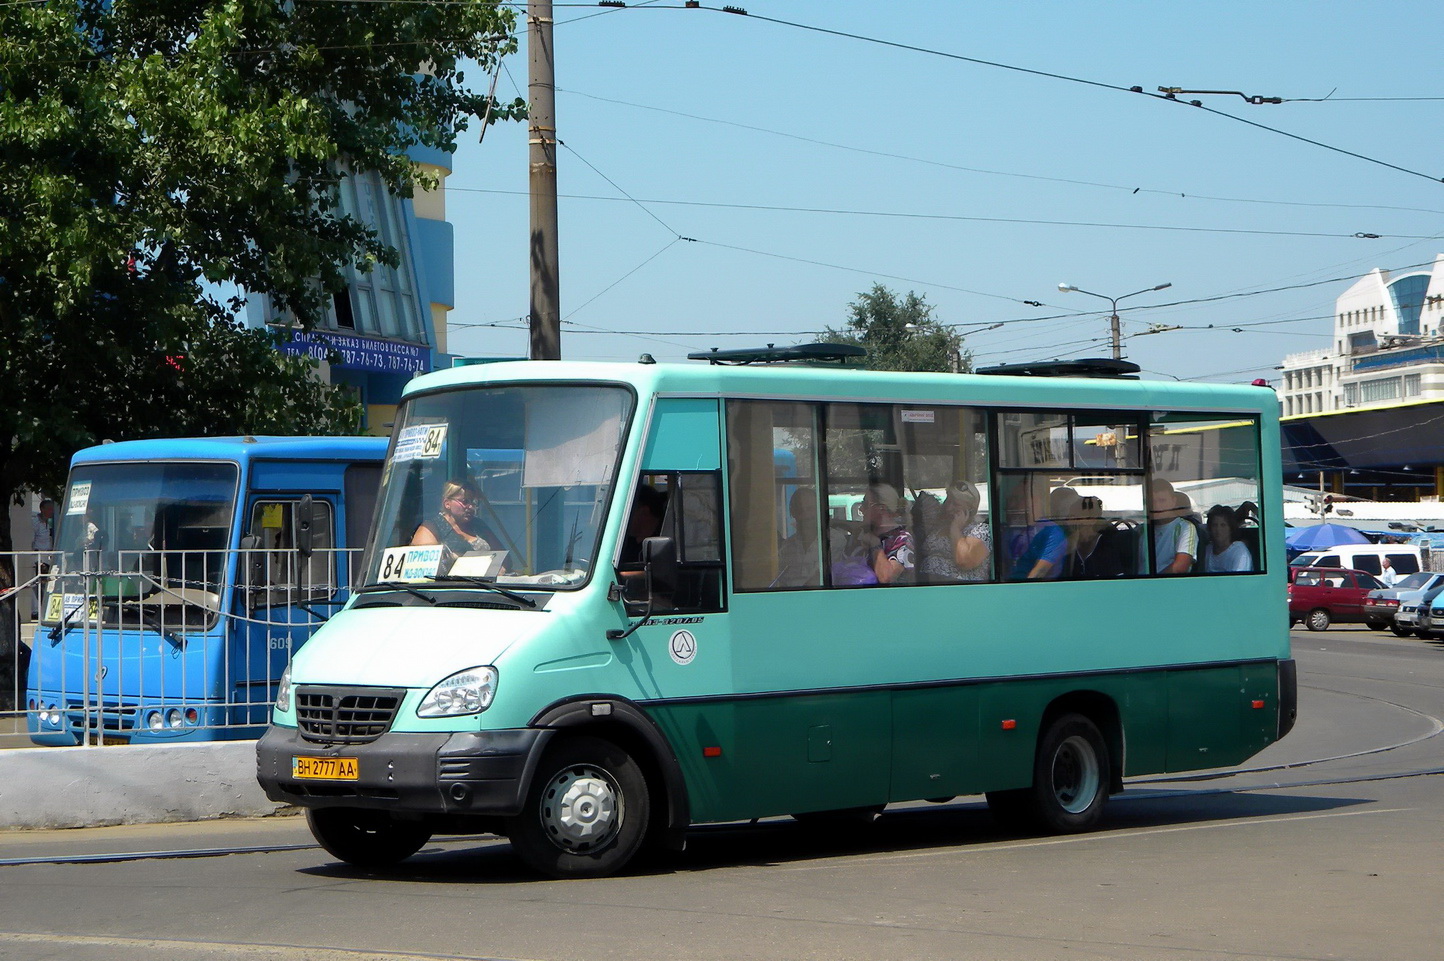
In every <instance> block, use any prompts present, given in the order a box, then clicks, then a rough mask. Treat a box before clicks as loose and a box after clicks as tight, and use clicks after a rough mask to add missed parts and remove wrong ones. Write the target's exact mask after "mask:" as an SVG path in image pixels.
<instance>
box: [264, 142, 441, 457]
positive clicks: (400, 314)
mask: <svg viewBox="0 0 1444 961" xmlns="http://www.w3.org/2000/svg"><path fill="white" fill-rule="evenodd" d="M409 156H410V157H411V159H412V160H413V161H415V162H416V164H417V165H418V166H419V167H420V168H421V169H422V170H423V171H424V172H426V173H428V174H430V175H432V176H433V177H435V178H436V179H437V181H438V186H437V188H436V189H435V190H432V191H428V192H426V193H418V194H417V195H416V196H415V197H414V198H413V199H411V200H406V199H403V198H401V197H397V196H395V195H393V194H391V193H390V192H389V191H388V190H387V189H386V188H385V186H384V185H383V184H382V183H381V180H380V178H379V177H378V176H377V175H376V174H374V173H370V174H359V175H358V174H355V173H351V174H349V175H348V176H346V177H344V178H342V180H341V197H340V203H341V210H342V212H343V213H345V214H347V215H350V216H353V217H355V218H356V219H358V220H360V221H361V222H363V223H365V224H368V225H369V226H371V227H372V228H373V229H374V230H375V231H376V232H377V234H378V236H379V237H380V238H381V240H382V242H384V243H385V244H387V245H388V246H390V247H392V248H394V249H395V250H396V251H397V252H398V253H399V254H400V264H399V266H397V267H395V268H391V267H386V266H381V265H378V266H377V267H376V268H375V269H373V270H371V271H368V272H362V271H359V270H356V269H355V268H354V267H348V268H347V284H346V289H345V290H344V291H343V292H341V293H338V294H336V295H335V297H333V298H332V301H331V303H329V304H328V305H327V306H326V312H325V316H324V317H323V318H322V319H321V321H320V322H319V323H318V324H317V325H316V326H315V327H314V328H313V329H312V330H311V331H310V332H309V333H301V332H300V331H296V332H294V333H293V334H292V335H291V338H290V340H289V341H288V342H287V343H284V344H282V345H281V348H280V349H281V350H283V351H285V352H287V353H292V354H307V355H310V356H312V357H314V358H315V359H316V360H318V361H320V362H321V376H322V378H323V379H324V380H326V381H327V382H328V383H332V384H345V385H347V386H348V387H350V388H352V389H353V390H355V392H356V394H357V397H358V398H359V399H360V401H361V403H362V405H363V407H364V409H365V422H364V423H363V425H362V429H363V430H364V431H366V432H367V433H374V434H385V433H387V432H389V430H390V427H391V422H392V420H393V418H394V415H395V412H396V402H397V401H398V400H399V399H400V397H401V390H402V388H403V387H405V385H406V383H407V381H409V380H410V379H411V378H412V377H413V376H415V375H416V374H418V373H425V372H427V371H431V370H435V369H437V368H438V367H448V366H450V363H451V358H450V355H449V354H447V351H446V325H447V315H448V313H449V312H450V310H451V309H452V308H453V307H454V306H455V302H456V294H455V287H456V285H455V238H454V234H453V230H452V226H451V224H450V223H449V222H448V221H447V219H446V178H447V176H449V175H450V173H451V155H450V154H447V153H445V152H444V151H441V150H437V149H433V148H428V147H415V148H413V149H412V150H411V151H409ZM246 320H247V323H249V324H250V325H251V326H255V327H261V326H267V325H272V326H285V325H286V321H287V318H286V317H285V316H284V315H283V314H279V313H278V312H277V311H276V310H275V308H274V306H273V305H272V303H271V299H270V298H269V297H268V296H266V295H264V294H253V295H252V296H251V297H250V299H249V301H248V302H247V306H246ZM333 355H334V356H336V357H337V359H336V360H335V361H334V362H328V360H327V358H328V357H329V356H333Z"/></svg>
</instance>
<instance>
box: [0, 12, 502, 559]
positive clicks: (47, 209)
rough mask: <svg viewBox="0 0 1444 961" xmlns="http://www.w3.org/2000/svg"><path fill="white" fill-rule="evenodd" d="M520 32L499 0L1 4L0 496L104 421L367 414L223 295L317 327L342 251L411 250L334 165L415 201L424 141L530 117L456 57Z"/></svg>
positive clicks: (324, 420) (246, 423)
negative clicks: (369, 217) (349, 211)
mask: <svg viewBox="0 0 1444 961" xmlns="http://www.w3.org/2000/svg"><path fill="white" fill-rule="evenodd" d="M513 27H514V15H513V14H512V13H511V12H510V11H508V10H505V9H503V8H502V7H501V6H500V5H499V3H498V2H497V0H450V2H447V3H416V2H405V0H394V2H388V0H382V2H361V0H358V2H346V0H341V2H313V0H50V2H47V3H23V4H13V3H12V4H3V5H0V336H3V338H4V341H3V342H4V344H5V351H4V355H3V357H4V359H3V365H4V366H3V376H0V494H4V493H11V492H18V491H21V490H26V489H29V490H52V491H53V490H57V489H58V487H59V485H60V484H61V482H62V479H63V477H64V475H65V470H66V465H67V463H68V460H69V457H70V455H71V453H72V452H73V451H75V450H76V449H77V448H79V447H83V446H86V445H89V444H93V443H96V442H98V441H100V440H102V439H104V438H111V439H117V440H119V439H124V438H131V437H150V436H166V435H175V434H212V435H215V434H234V433H261V432H269V433H340V432H345V431H352V430H355V429H356V427H357V426H358V424H359V406H358V405H357V404H356V402H355V400H354V398H353V397H352V396H351V394H350V392H349V391H347V390H345V389H343V388H339V387H338V388H332V387H330V386H328V385H324V384H321V383H319V382H318V381H317V380H316V379H315V377H314V364H313V363H312V362H310V361H309V360H305V359H301V358H295V357H289V356H286V355H283V354H281V353H279V352H278V351H276V350H275V349H274V340H273V337H272V335H270V334H269V333H267V332H266V331H258V330H249V329H245V328H244V327H243V326H242V325H241V324H240V323H239V321H238V316H239V311H240V310H241V307H242V306H243V300H242V298H241V297H240V296H237V295H228V294H226V293H223V292H222V291H227V290H229V291H235V290H241V291H257V292H266V293H268V294H269V295H270V296H271V298H272V302H273V303H274V304H275V305H276V307H277V309H278V310H280V311H284V312H286V314H287V315H288V316H290V317H293V318H294V319H295V320H297V321H298V322H299V324H300V326H301V327H302V328H309V327H310V326H311V325H312V324H314V323H315V321H316V320H317V319H318V318H319V317H320V316H322V309H323V307H324V305H325V303H326V302H327V300H328V299H329V298H330V296H331V295H332V294H333V293H335V292H337V291H340V290H341V289H343V288H344V268H345V266H346V265H348V264H353V265H356V266H357V267H358V268H360V269H362V270H365V269H367V268H368V267H369V266H372V265H375V264H379V263H385V264H390V265H393V266H394V265H395V264H396V263H398V256H397V253H396V252H395V251H394V250H392V249H390V248H388V247H387V246H386V245H385V244H383V243H382V242H381V240H380V239H379V238H378V237H377V236H376V235H375V234H374V233H373V232H372V231H370V230H369V229H368V228H367V227H366V226H365V225H364V224H362V223H360V222H359V221H357V220H356V219H354V218H352V217H349V216H344V215H343V214H342V211H341V210H340V208H339V206H338V204H339V198H340V189H339V185H340V183H341V178H343V177H345V176H349V175H352V174H355V173H370V172H374V173H376V174H377V175H379V177H380V180H381V182H382V183H383V184H384V185H385V186H386V187H387V188H388V189H390V190H391V191H392V192H394V193H396V194H398V195H400V196H403V197H409V196H411V195H412V193H413V191H414V190H416V189H417V188H423V189H424V188H426V187H429V186H433V184H432V182H431V181H429V180H428V179H427V178H426V177H425V176H424V175H422V174H421V173H420V171H419V169H418V168H417V167H416V166H415V165H414V164H413V163H412V162H411V161H410V160H408V159H407V157H406V156H405V152H406V151H407V150H408V149H410V148H412V147H414V146H417V145H421V146H423V147H429V148H436V149H440V150H444V151H451V150H453V149H454V147H455V143H456V137H457V135H458V134H459V133H460V132H462V131H463V130H465V129H466V127H467V123H468V118H469V117H477V116H480V117H484V118H485V119H486V120H487V121H488V122H495V121H497V120H505V119H515V118H518V117H521V116H523V115H524V105H523V104H522V103H521V102H520V101H516V102H513V103H510V104H500V103H496V102H495V101H493V99H492V98H491V97H490V96H489V95H488V94H484V93H479V92H476V91H473V90H471V89H469V88H468V87H467V85H466V82H465V77H464V76H463V73H462V70H461V64H462V61H463V60H464V59H468V58H469V59H472V60H475V61H477V62H478V63H479V64H480V66H481V67H482V68H483V69H489V68H490V67H491V66H493V65H494V64H495V63H496V61H497V58H498V57H500V56H502V55H504V54H506V53H509V52H512V51H513V50H514V49H515V40H514V37H513V36H512V30H513ZM8 537H9V532H8V525H0V550H3V549H6V548H7V547H8Z"/></svg>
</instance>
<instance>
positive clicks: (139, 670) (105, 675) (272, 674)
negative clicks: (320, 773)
mask: <svg viewBox="0 0 1444 961" xmlns="http://www.w3.org/2000/svg"><path fill="white" fill-rule="evenodd" d="M359 553H360V552H359V551H358V550H355V549H316V550H314V551H310V552H306V553H305V554H304V555H303V554H302V553H301V552H300V551H297V550H279V551H278V550H264V549H259V548H258V549H243V550H184V551H175V550H164V551H161V550H140V551H86V552H82V553H72V554H61V553H58V552H50V553H39V552H33V551H30V552H12V553H10V554H0V746H7V747H15V746H22V744H20V743H17V742H21V741H23V742H27V743H29V742H34V743H43V744H52V745H63V744H110V743H128V742H131V741H146V742H149V743H157V742H164V741H168V740H213V739H233V738H244V737H256V736H259V734H260V733H261V730H262V729H263V726H264V725H265V723H266V721H267V719H268V717H269V712H270V706H271V704H272V702H273V701H274V698H275V695H276V685H277V682H278V681H279V679H280V677H281V673H282V671H283V670H284V669H285V667H286V665H287V664H288V663H289V662H290V659H291V656H292V654H293V653H294V652H295V650H296V648H298V647H299V646H300V645H302V644H304V643H305V642H306V640H307V639H308V638H309V637H310V636H311V634H312V633H314V631H315V629H316V628H317V627H318V626H320V624H322V623H323V622H324V621H325V619H326V618H327V617H328V616H329V615H330V614H332V613H334V612H335V611H336V610H338V609H339V607H340V605H341V604H342V603H344V601H345V599H346V597H347V593H346V588H347V585H348V584H349V571H350V570H352V565H354V564H356V563H358V562H359V560H360V558H359Z"/></svg>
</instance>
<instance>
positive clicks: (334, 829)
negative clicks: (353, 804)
mask: <svg viewBox="0 0 1444 961" xmlns="http://www.w3.org/2000/svg"><path fill="white" fill-rule="evenodd" d="M306 824H307V826H308V827H310V829H311V834H312V835H313V836H314V837H315V838H316V840H317V841H319V842H320V844H321V847H323V848H325V849H326V851H327V852H328V853H329V854H330V855H331V856H332V857H335V858H337V859H339V860H341V861H345V862H346V863H347V864H354V865H356V866H357V867H362V868H383V867H389V866H391V865H393V864H397V863H399V862H401V861H404V860H406V859H407V858H409V857H411V855H413V854H415V853H416V852H417V851H420V850H421V846H422V845H423V844H425V843H426V842H427V841H429V840H431V830H430V829H429V828H427V827H426V826H425V825H424V824H422V823H421V822H419V821H400V820H397V819H396V818H393V817H392V816H391V815H389V814H387V813H386V812H385V811H365V810H357V809H354V808H312V809H310V810H308V811H307V812H306Z"/></svg>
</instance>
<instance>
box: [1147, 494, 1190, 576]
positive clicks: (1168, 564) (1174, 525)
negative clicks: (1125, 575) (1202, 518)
mask: <svg viewBox="0 0 1444 961" xmlns="http://www.w3.org/2000/svg"><path fill="white" fill-rule="evenodd" d="M1148 507H1149V510H1148V516H1149V518H1150V520H1152V522H1153V565H1154V573H1157V574H1187V573H1188V572H1189V571H1191V570H1193V562H1194V559H1195V558H1196V557H1198V528H1197V527H1195V526H1194V524H1193V522H1192V521H1190V520H1189V519H1188V515H1189V514H1191V513H1192V512H1193V511H1192V504H1191V502H1190V501H1188V499H1187V495H1184V497H1183V500H1182V502H1180V499H1179V492H1178V491H1175V490H1174V489H1173V485H1172V484H1170V483H1169V482H1168V481H1166V480H1162V479H1161V478H1160V479H1155V480H1154V481H1153V483H1152V485H1151V486H1150V487H1149V490H1148Z"/></svg>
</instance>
